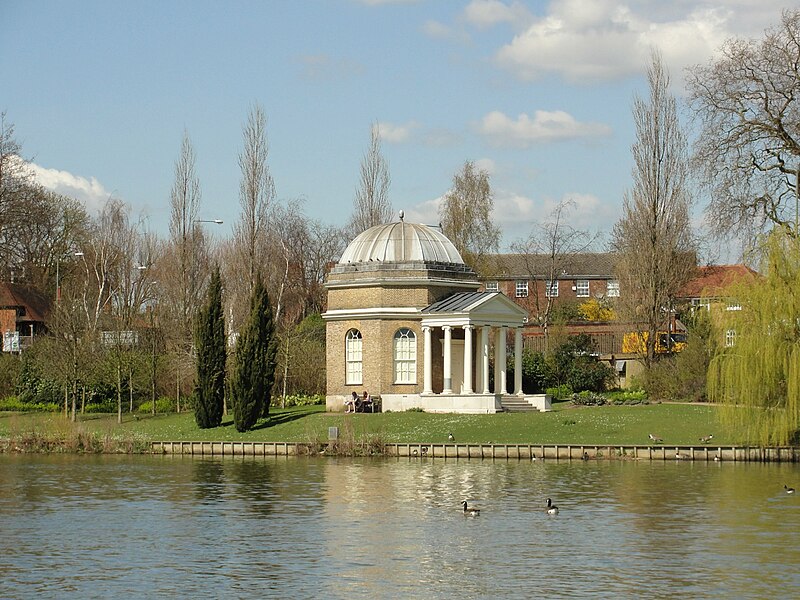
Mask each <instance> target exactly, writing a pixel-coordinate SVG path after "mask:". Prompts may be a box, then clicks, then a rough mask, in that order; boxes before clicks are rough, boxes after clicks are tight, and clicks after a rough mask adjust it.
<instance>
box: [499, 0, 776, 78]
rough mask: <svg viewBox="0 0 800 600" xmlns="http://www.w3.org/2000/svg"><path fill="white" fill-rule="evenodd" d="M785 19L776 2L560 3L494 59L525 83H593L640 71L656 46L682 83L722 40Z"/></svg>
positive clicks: (753, 32)
mask: <svg viewBox="0 0 800 600" xmlns="http://www.w3.org/2000/svg"><path fill="white" fill-rule="evenodd" d="M779 16H780V5H779V4H778V2H777V1H776V0H763V1H760V0H759V1H757V0H740V1H739V2H736V3H735V4H734V3H731V2H722V1H720V0H716V1H714V0H705V1H701V2H688V1H677V2H670V3H664V2H663V1H662V0H642V1H639V2H630V1H629V2H619V1H618V0H562V1H559V2H552V3H551V4H550V5H549V8H548V12H547V13H546V14H545V15H543V16H541V17H538V18H534V20H533V22H532V23H531V24H530V26H529V27H527V29H526V30H525V31H523V32H522V33H520V34H519V35H517V36H515V37H514V38H513V40H511V41H510V42H509V43H507V44H506V45H504V46H503V47H501V48H500V49H499V50H498V51H497V53H496V54H495V57H494V58H495V62H496V64H498V65H499V66H501V67H503V68H505V69H508V70H509V71H511V72H513V73H514V74H515V75H516V76H517V77H519V78H520V79H523V80H535V79H538V78H541V77H543V76H545V75H547V74H551V73H555V74H558V75H560V76H561V77H563V78H564V79H566V80H567V81H569V82H573V83H590V82H596V81H607V80H614V79H619V78H622V77H626V76H629V75H634V74H638V73H641V72H642V71H643V69H644V66H645V64H646V63H647V61H648V57H649V54H650V50H651V48H653V47H657V48H658V49H659V50H660V51H661V53H662V55H663V58H664V61H665V63H666V64H667V65H668V66H669V68H670V71H671V72H672V74H673V78H674V79H680V77H681V75H682V72H683V69H684V68H685V67H687V66H689V65H692V64H696V63H701V62H704V61H706V60H707V59H709V58H710V57H711V56H712V55H713V53H714V52H715V51H716V50H717V49H718V48H719V47H720V45H721V44H722V43H723V42H724V40H726V39H728V38H730V37H732V36H734V35H749V36H760V35H761V33H762V31H763V29H764V27H765V26H766V25H767V24H768V23H769V22H770V20H771V21H772V22H776V21H777V19H778V18H779Z"/></svg>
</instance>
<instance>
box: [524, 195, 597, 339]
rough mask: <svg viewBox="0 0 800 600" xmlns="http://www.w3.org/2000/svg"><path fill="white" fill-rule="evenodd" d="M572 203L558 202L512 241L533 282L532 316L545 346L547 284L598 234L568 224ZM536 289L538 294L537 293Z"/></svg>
mask: <svg viewBox="0 0 800 600" xmlns="http://www.w3.org/2000/svg"><path fill="white" fill-rule="evenodd" d="M572 208H574V202H571V201H569V200H564V201H561V202H559V204H558V205H557V206H556V208H555V209H554V210H553V212H552V213H551V214H550V217H549V218H548V220H547V221H544V222H543V223H540V224H539V225H537V226H536V227H534V229H533V230H532V231H531V233H530V235H529V236H528V237H527V238H526V239H522V240H519V241H517V242H515V243H514V244H512V250H514V252H518V253H519V254H520V255H521V257H522V261H523V264H524V265H525V269H526V271H527V275H528V277H529V278H530V280H531V281H533V293H532V294H531V296H530V297H531V298H532V300H533V307H532V308H533V312H534V315H533V318H534V320H535V322H536V323H538V325H539V326H540V327H541V328H542V332H543V333H544V337H545V347H546V348H547V347H548V345H549V328H550V323H551V317H552V312H553V301H554V299H555V296H554V295H553V294H549V293H547V290H548V286H550V285H551V284H552V283H553V282H556V281H558V279H559V277H560V276H561V275H562V274H563V273H565V272H566V271H567V269H568V267H569V265H570V264H571V263H572V261H573V259H574V258H575V257H576V255H578V254H582V253H585V252H587V251H589V250H590V249H591V248H592V246H593V245H594V244H595V243H596V242H597V240H598V237H599V234H597V233H595V234H591V233H589V232H588V231H584V230H578V229H575V228H574V227H572V226H571V225H570V224H569V221H568V218H569V211H570V209H572ZM540 290H541V292H542V293H540Z"/></svg>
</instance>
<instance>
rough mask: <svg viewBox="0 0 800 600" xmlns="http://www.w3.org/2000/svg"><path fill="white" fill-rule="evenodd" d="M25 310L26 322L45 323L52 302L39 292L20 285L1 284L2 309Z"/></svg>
mask: <svg viewBox="0 0 800 600" xmlns="http://www.w3.org/2000/svg"><path fill="white" fill-rule="evenodd" d="M20 306H21V307H24V308H25V317H24V318H23V320H24V321H36V322H41V323H43V322H44V321H45V320H46V319H47V315H48V314H49V313H50V300H49V299H48V298H47V297H46V296H45V295H44V294H42V293H41V292H39V290H37V289H34V288H31V287H28V286H24V285H20V284H18V283H0V308H17V307H20Z"/></svg>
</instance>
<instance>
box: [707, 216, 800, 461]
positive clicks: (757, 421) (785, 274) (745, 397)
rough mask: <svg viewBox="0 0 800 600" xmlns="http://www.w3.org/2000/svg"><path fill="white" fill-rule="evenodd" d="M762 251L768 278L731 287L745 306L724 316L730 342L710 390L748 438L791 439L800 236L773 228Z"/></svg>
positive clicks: (799, 420)
mask: <svg viewBox="0 0 800 600" xmlns="http://www.w3.org/2000/svg"><path fill="white" fill-rule="evenodd" d="M762 257H763V259H762V267H761V272H762V273H763V274H764V275H765V276H764V277H763V278H759V279H758V280H752V281H749V282H742V283H740V284H739V285H736V286H734V287H732V288H731V290H730V291H731V294H732V296H731V297H733V298H736V300H737V302H738V305H739V306H740V307H741V310H728V311H725V312H724V314H723V315H722V316H721V318H720V320H719V322H718V326H719V327H720V329H721V331H720V334H721V335H724V336H725V340H726V344H725V346H726V347H724V348H723V349H722V350H721V351H720V352H719V353H718V354H717V355H716V356H715V357H714V359H713V360H712V362H711V365H710V368H709V374H708V392H709V398H710V399H711V400H712V401H714V402H721V403H723V404H724V407H723V410H722V420H723V424H724V425H726V426H728V427H730V428H732V430H733V431H734V432H735V434H736V435H737V436H738V437H739V438H741V440H742V441H746V442H751V443H752V442H755V443H759V444H762V445H785V444H787V443H789V442H790V441H793V440H794V439H795V438H796V436H797V432H798V429H799V428H800V239H798V238H796V237H794V236H792V235H789V234H788V233H786V232H785V231H776V232H773V233H772V234H770V235H769V236H768V238H767V239H766V240H765V242H764V244H763V246H762Z"/></svg>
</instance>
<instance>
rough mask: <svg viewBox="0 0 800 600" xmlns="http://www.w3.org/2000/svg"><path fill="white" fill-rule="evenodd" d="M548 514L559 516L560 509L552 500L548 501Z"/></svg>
mask: <svg viewBox="0 0 800 600" xmlns="http://www.w3.org/2000/svg"><path fill="white" fill-rule="evenodd" d="M547 514H548V515H557V514H558V507H557V506H556V505H555V504H553V501H552V500H551V499H550V498H548V499H547Z"/></svg>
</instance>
